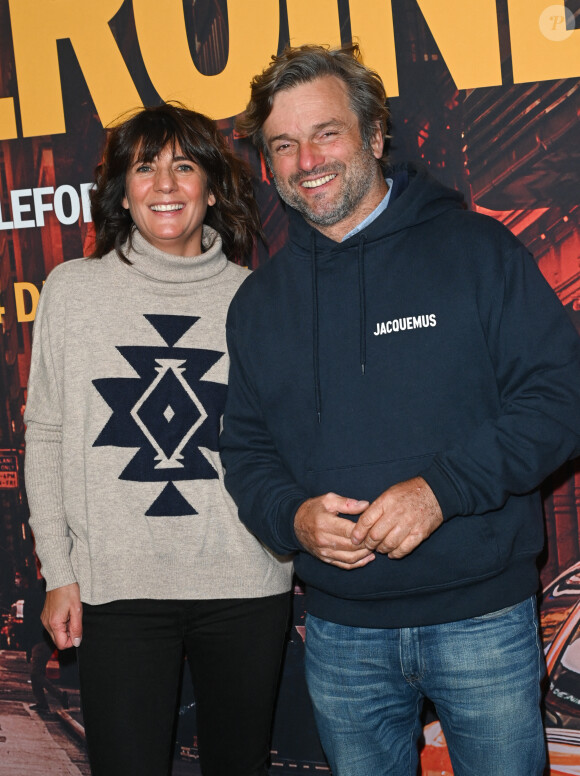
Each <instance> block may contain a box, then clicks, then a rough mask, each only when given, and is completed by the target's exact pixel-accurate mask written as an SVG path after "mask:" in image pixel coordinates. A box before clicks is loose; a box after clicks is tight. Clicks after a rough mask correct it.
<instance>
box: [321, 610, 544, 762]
mask: <svg viewBox="0 0 580 776" xmlns="http://www.w3.org/2000/svg"><path fill="white" fill-rule="evenodd" d="M543 672H544V660H543V653H542V649H541V646H540V639H539V635H538V620H537V612H536V601H535V598H531V599H528V600H527V601H524V602H523V603H521V604H517V605H516V606H510V607H508V608H506V609H502V610H500V611H498V612H492V613H491V614H486V615H483V616H481V617H474V618H472V619H468V620H461V621H458V622H450V623H446V624H444V625H427V626H423V627H417V628H357V627H349V626H344V625H336V624H335V623H331V622H326V621H325V620H320V619H318V618H316V617H313V616H312V615H308V618H307V624H306V678H307V682H308V689H309V691H310V696H311V698H312V702H313V705H314V713H315V717H316V723H317V725H318V730H319V733H320V738H321V740H322V745H323V748H324V751H325V753H326V756H327V757H328V761H329V763H330V766H331V768H332V772H333V774H334V776H416V774H417V768H418V763H419V754H418V740H419V737H420V735H421V723H420V719H419V715H420V712H421V707H422V704H423V699H424V698H430V699H431V701H432V702H433V703H434V704H435V707H436V709H437V713H438V715H439V719H440V722H441V726H442V728H443V732H444V733H445V737H446V739H447V745H448V747H449V753H450V756H451V762H452V764H453V773H454V776H507V775H508V774H509V776H541V774H542V772H543V769H544V762H545V744H544V734H543V728H542V719H541V713H540V680H541V678H542V676H543Z"/></svg>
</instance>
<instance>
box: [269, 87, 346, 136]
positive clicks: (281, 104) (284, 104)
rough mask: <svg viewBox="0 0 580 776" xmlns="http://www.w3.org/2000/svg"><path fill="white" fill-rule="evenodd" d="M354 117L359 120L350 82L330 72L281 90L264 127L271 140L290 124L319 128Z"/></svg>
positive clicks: (342, 123) (342, 122)
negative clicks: (348, 87)
mask: <svg viewBox="0 0 580 776" xmlns="http://www.w3.org/2000/svg"><path fill="white" fill-rule="evenodd" d="M353 119H354V120H355V121H356V116H355V114H354V113H353V111H352V109H351V107H350V100H349V98H348V93H347V87H346V84H345V83H344V82H343V81H342V79H340V78H338V77H337V76H333V75H328V76H321V77H319V78H316V79H313V80H312V81H306V82H305V83H300V84H296V85H295V86H290V87H288V88H286V89H281V90H280V91H279V92H277V93H276V94H275V95H274V99H273V101H272V110H271V111H270V113H269V115H268V117H267V119H266V120H265V121H264V125H263V129H264V135H265V137H266V139H268V140H271V139H272V138H274V137H277V136H278V135H279V134H280V133H285V132H287V131H289V130H290V127H297V126H300V125H303V126H308V128H309V129H310V130H311V131H312V130H313V131H316V130H317V129H323V128H324V127H325V126H330V125H332V124H334V125H339V124H341V125H345V124H350V123H352V120H353Z"/></svg>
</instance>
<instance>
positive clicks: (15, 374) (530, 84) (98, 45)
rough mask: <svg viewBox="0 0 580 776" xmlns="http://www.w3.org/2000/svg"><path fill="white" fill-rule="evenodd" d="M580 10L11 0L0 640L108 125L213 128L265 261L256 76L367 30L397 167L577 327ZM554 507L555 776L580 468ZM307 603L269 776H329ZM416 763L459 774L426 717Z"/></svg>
mask: <svg viewBox="0 0 580 776" xmlns="http://www.w3.org/2000/svg"><path fill="white" fill-rule="evenodd" d="M579 19H580V3H579V2H578V0H568V2H566V3H563V2H561V0H560V2H550V0H445V2H443V0H350V1H349V0H315V2H313V1H312V0H308V1H307V0H163V2H158V0H51V1H50V2H48V1H47V0H0V322H1V324H2V328H1V332H0V385H1V391H2V393H1V395H2V405H1V410H0V512H1V514H0V612H1V614H2V623H0V626H2V643H0V648H3V649H6V648H10V647H12V648H14V647H16V648H18V647H19V644H18V639H17V636H15V634H17V632H18V628H17V625H18V623H19V619H22V611H20V610H19V607H18V604H17V602H18V601H19V600H21V599H22V595H23V589H24V586H25V584H26V583H27V582H28V581H29V580H32V579H34V578H35V577H36V566H35V561H34V556H33V551H32V541H31V536H30V530H29V528H28V524H27V517H28V512H27V503H26V494H25V490H24V483H23V478H22V471H23V468H22V464H23V452H24V425H23V410H24V405H25V402H26V382H27V376H28V369H29V363H30V347H31V332H32V323H33V320H34V315H35V310H36V304H37V301H38V296H39V292H40V290H41V288H42V284H43V281H44V280H45V278H46V276H47V274H48V273H49V272H50V270H51V269H52V268H53V267H54V266H55V265H56V264H58V263H59V262H62V261H67V260H69V259H73V258H77V257H79V256H82V255H86V253H87V252H89V251H90V248H91V241H92V226H91V215H90V208H89V196H88V195H89V190H90V187H91V181H92V174H93V169H94V167H95V165H96V164H97V162H98V160H99V154H100V149H101V148H102V141H103V137H104V127H106V126H107V125H108V124H110V123H111V122H113V121H114V120H115V119H116V118H117V117H118V116H120V115H121V114H123V113H124V112H126V111H128V110H130V109H132V108H135V107H137V106H140V105H154V104H158V103H159V102H160V101H162V100H168V99H175V100H179V101H181V102H183V103H184V104H185V105H187V106H188V107H192V108H194V109H196V110H199V111H201V112H204V113H207V114H209V115H211V116H213V117H214V118H215V119H217V120H218V122H219V126H220V129H221V130H222V131H223V133H224V135H225V136H226V137H227V139H228V141H229V142H230V143H231V145H232V146H233V148H234V149H235V150H236V151H237V153H238V154H240V155H241V156H243V157H244V158H245V159H247V160H248V161H249V162H250V164H251V165H252V167H253V169H254V171H255V173H256V181H257V182H256V196H257V198H258V201H259V205H260V209H261V213H262V217H263V223H264V228H265V231H266V235H267V238H268V248H266V247H264V246H262V245H260V246H259V247H257V248H256V249H255V251H254V253H253V255H252V257H251V266H252V267H256V266H258V265H259V264H260V263H262V262H263V261H265V260H266V259H267V258H268V255H271V254H273V253H275V252H276V250H277V249H278V248H279V247H280V246H281V245H282V244H283V242H284V239H285V235H286V218H285V214H284V210H283V208H282V207H281V205H280V202H279V200H278V197H277V194H276V192H275V190H274V187H273V185H272V181H271V179H270V177H269V174H268V171H267V169H266V166H265V164H264V160H263V158H262V157H261V156H260V155H259V154H258V153H257V152H256V150H255V149H254V148H253V147H252V146H251V144H250V143H249V142H248V141H247V140H246V139H244V138H241V137H239V136H238V135H237V134H236V132H235V130H234V127H233V119H234V117H235V115H236V114H238V113H240V112H241V111H242V110H243V109H244V106H245V104H246V101H247V98H248V85H249V81H250V79H251V77H252V76H253V75H254V74H255V73H256V72H259V71H260V70H262V68H263V67H264V66H265V65H266V64H267V63H268V61H269V59H270V56H271V55H272V54H274V53H276V52H278V51H280V50H281V49H282V48H283V46H284V45H286V44H287V43H288V41H291V42H292V43H293V44H300V43H312V42H316V43H326V44H330V45H337V44H339V43H340V42H341V41H343V42H344V41H349V40H351V39H355V40H357V41H358V42H359V43H360V45H361V49H362V52H363V56H364V60H365V62H366V63H367V64H368V65H369V66H371V67H373V68H375V69H376V70H377V71H378V72H379V73H380V75H381V76H382V78H383V80H384V82H385V84H386V87H387V91H388V93H389V96H390V106H391V112H392V127H391V133H392V137H393V140H392V144H391V156H392V158H393V160H394V161H401V160H406V159H411V160H414V161H419V162H422V163H423V164H425V165H426V166H427V167H429V168H430V169H431V170H432V171H433V173H434V174H435V175H436V176H437V177H438V178H439V179H440V180H442V181H443V182H444V183H446V184H448V185H450V186H454V187H457V188H459V189H460V190H461V191H462V192H463V193H464V194H465V197H466V199H467V201H468V203H469V206H470V207H471V208H473V209H475V210H479V211H481V212H484V213H487V214H490V215H492V216H493V217H495V218H497V219H498V220H499V221H501V222H502V223H504V224H505V225H506V226H507V227H508V228H509V229H511V231H512V232H513V233H514V234H515V235H517V237H519V239H520V240H522V241H523V242H524V243H525V244H526V245H527V246H528V248H529V249H530V250H531V251H532V253H533V254H534V256H535V259H536V261H537V262H538V264H539V267H540V269H541V271H542V272H543V274H544V276H545V277H546V279H547V280H548V282H549V283H550V285H551V286H552V288H553V289H554V291H555V292H556V294H557V295H558V297H559V299H560V300H561V302H562V304H563V305H564V307H565V308H566V310H567V312H568V314H569V315H570V318H571V319H572V321H573V322H574V324H575V326H576V327H577V328H578V329H579V330H580V229H579V226H580V223H579V222H580V208H579V204H580V196H579V193H580V80H579V76H580V29H576V28H577V27H579V26H580V22H579ZM541 314H542V311H541V310H538V315H541ZM95 325H98V321H95ZM544 496H545V512H546V540H547V541H546V550H545V552H544V554H543V557H542V558H541V573H542V581H543V586H544V593H543V597H542V604H541V607H542V608H541V612H542V625H543V639H544V645H545V650H546V658H547V665H548V673H549V682H548V684H547V694H546V703H545V710H546V733H547V740H548V748H549V754H550V773H551V774H552V775H553V776H556V775H557V774H580V659H579V658H578V654H579V652H578V647H579V646H580V642H579V644H575V642H576V641H577V639H579V637H580V541H579V528H578V521H579V517H580V474H579V470H578V467H577V466H576V465H574V464H568V465H566V466H565V467H564V468H563V469H562V470H560V471H558V472H557V473H556V474H554V475H553V476H552V477H551V478H550V480H549V481H548V482H546V483H545V486H544ZM296 593H297V595H296V596H295V605H294V621H293V627H292V629H291V632H290V637H289V642H288V647H287V653H286V660H285V666H284V673H283V678H282V684H281V689H280V697H279V702H278V707H277V713H276V720H275V728H274V738H273V757H272V766H271V772H272V773H280V774H287V773H288V774H289V773H296V772H301V773H302V772H314V771H318V772H329V771H328V766H327V765H326V763H325V760H324V756H323V754H322V751H321V749H320V745H319V743H318V738H317V735H316V731H315V728H314V722H313V719H312V712H311V708H310V704H309V700H308V697H307V693H306V688H305V685H304V679H303V674H302V669H303V640H304V623H303V621H304V607H303V605H302V601H303V596H302V594H301V588H300V585H299V582H298V581H297V586H296ZM79 719H80V723H81V724H82V718H80V715H79ZM196 762H197V742H196V738H195V700H194V697H193V694H192V690H191V688H190V686H189V683H188V682H185V683H184V690H183V697H182V700H181V707H180V717H179V725H178V733H177V745H176V753H175V769H176V770H175V772H176V773H177V772H179V773H181V772H184V773H185V772H190V773H195V772H199V771H198V770H197V764H196ZM186 763H189V770H187V768H186V769H185V770H182V768H184V767H185V766H184V764H186ZM422 768H423V774H424V775H425V776H443V774H450V773H452V770H451V766H450V763H449V760H448V755H447V750H446V747H445V741H444V738H443V735H442V733H441V730H440V727H439V724H438V722H437V721H436V719H435V718H434V716H433V714H432V713H431V712H430V711H429V710H427V714H426V718H425V746H424V749H423V753H422Z"/></svg>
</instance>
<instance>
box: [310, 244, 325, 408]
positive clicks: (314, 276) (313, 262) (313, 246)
mask: <svg viewBox="0 0 580 776" xmlns="http://www.w3.org/2000/svg"><path fill="white" fill-rule="evenodd" d="M310 250H311V267H312V360H313V368H314V404H315V407H316V415H317V417H318V422H319V423H320V415H321V409H322V408H321V401H320V365H319V354H318V339H319V334H318V277H317V273H316V235H315V234H314V232H312V233H311V238H310Z"/></svg>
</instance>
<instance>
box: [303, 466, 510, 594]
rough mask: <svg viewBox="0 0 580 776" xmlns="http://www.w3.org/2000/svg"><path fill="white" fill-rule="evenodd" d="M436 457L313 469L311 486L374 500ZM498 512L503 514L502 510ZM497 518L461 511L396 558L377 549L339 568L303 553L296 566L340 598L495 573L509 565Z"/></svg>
mask: <svg viewBox="0 0 580 776" xmlns="http://www.w3.org/2000/svg"><path fill="white" fill-rule="evenodd" d="M431 457H432V456H413V457H409V458H406V459H402V460H401V459H399V460H397V461H382V462H372V463H367V464H364V465H360V466H351V467H341V468H337V469H324V470H320V471H311V472H309V480H310V481H309V487H310V488H311V492H312V495H320V494H322V493H326V492H328V491H333V492H335V493H338V494H339V495H341V496H347V497H350V498H357V499H366V500H368V501H371V502H372V501H373V500H374V499H375V498H377V496H379V495H380V494H381V493H382V492H383V491H385V490H386V489H387V488H389V487H390V486H391V485H394V484H396V483H398V482H402V481H404V480H408V479H410V478H411V477H414V476H416V475H417V474H418V472H420V471H422V470H423V469H424V468H425V467H426V465H427V464H428V462H429V460H430V458H431ZM495 515H496V516H497V517H501V516H500V513H495ZM349 519H351V520H353V521H356V519H357V518H356V516H354V517H353V516H349ZM496 522H497V521H496V519H495V517H494V515H491V516H490V515H485V516H481V515H480V516H469V517H455V518H453V519H452V520H449V521H447V522H445V523H443V525H441V526H440V527H439V528H438V529H437V530H436V531H435V532H434V533H433V534H431V536H430V537H428V539H426V540H425V541H424V542H423V543H422V544H420V545H419V547H417V548H416V549H415V550H414V551H413V552H412V553H410V555H407V556H406V557H404V558H401V559H390V558H388V557H387V556H386V555H381V554H380V553H377V556H376V558H375V560H374V561H373V562H372V563H369V564H368V565H367V566H365V567H364V568H361V569H354V570H344V569H338V568H336V567H334V566H329V565H328V564H326V563H323V562H321V561H319V560H317V559H316V558H314V557H313V556H311V555H307V554H306V553H301V554H300V556H299V558H298V559H297V562H296V570H297V572H298V574H299V575H300V576H301V577H302V579H303V580H304V581H305V582H306V583H307V584H311V585H312V586H314V587H317V588H319V589H321V590H324V591H326V592H328V593H331V594H332V595H335V596H338V597H339V598H355V599H356V598H373V597H389V596H395V595H396V596H399V595H405V594H412V593H415V592H419V591H423V590H436V589H438V588H441V589H443V588H447V587H453V586H456V585H457V584H459V583H461V584H465V583H468V582H469V581H476V580H479V579H485V578H486V577H488V576H493V575H495V574H497V573H498V572H499V571H500V570H501V569H502V568H503V567H504V565H505V558H502V553H501V552H500V544H499V542H498V535H497V532H496V525H495V523H496ZM504 542H505V544H509V539H508V538H507V537H504Z"/></svg>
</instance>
